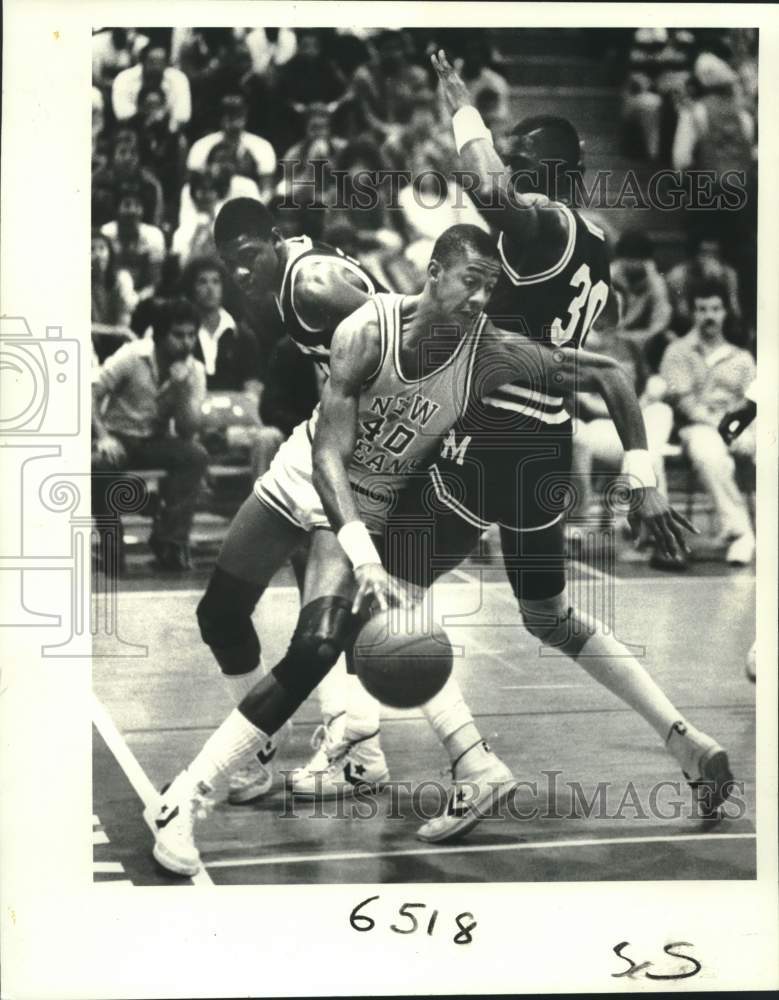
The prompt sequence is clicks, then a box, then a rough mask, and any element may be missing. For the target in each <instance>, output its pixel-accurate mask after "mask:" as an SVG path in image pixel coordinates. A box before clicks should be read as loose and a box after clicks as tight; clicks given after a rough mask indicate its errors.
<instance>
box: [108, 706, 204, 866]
mask: <svg viewBox="0 0 779 1000" xmlns="http://www.w3.org/2000/svg"><path fill="white" fill-rule="evenodd" d="M92 722H93V723H94V726H95V728H96V729H97V731H98V732H99V733H100V735H101V736H102V738H103V740H104V742H105V745H106V746H107V747H108V749H109V750H110V752H111V753H112V754H113V756H114V760H115V761H116V763H117V764H118V765H119V767H120V768H121V770H122V771H123V772H124V775H125V777H126V778H127V780H128V781H129V782H130V784H131V785H132V787H133V790H134V791H135V794H136V795H137V796H138V798H139V799H140V800H141V804H142V806H143V810H144V812H145V811H146V809H148V808H149V806H151V805H152V804H153V802H154V801H155V799H157V797H158V794H159V793H158V792H157V789H156V788H155V787H154V785H153V784H152V783H151V780H150V779H149V776H148V775H147V774H146V772H145V771H144V769H143V768H142V767H141V765H140V764H139V763H138V760H137V758H136V757H135V754H134V753H133V752H132V750H131V749H130V748H129V746H128V745H127V742H126V741H125V738H124V737H123V736H122V734H121V733H120V732H119V729H118V727H117V725H116V723H115V722H114V720H113V718H112V717H111V714H110V712H109V711H108V709H107V708H106V707H105V705H104V704H103V703H102V702H101V701H100V699H99V698H98V697H97V695H96V694H95V692H94V691H93V692H92ZM143 818H144V822H145V823H146V826H147V827H148V828H149V830H150V831H151V833H152V834H153V833H154V828H153V827H152V826H151V824H150V823H149V822H148V821H147V820H146V817H145V816H144V817H143ZM190 879H191V880H192V882H193V884H194V885H200V886H203V885H213V884H214V883H213V881H212V880H211V877H210V875H209V874H208V872H207V871H206V869H205V867H203V868H201V869H200V871H199V872H198V873H197V874H196V875H191V876H190Z"/></svg>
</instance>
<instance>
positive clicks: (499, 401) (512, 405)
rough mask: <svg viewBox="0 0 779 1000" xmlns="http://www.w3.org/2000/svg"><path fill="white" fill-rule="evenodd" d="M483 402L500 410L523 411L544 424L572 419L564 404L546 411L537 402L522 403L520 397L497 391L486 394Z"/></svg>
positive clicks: (559, 422)
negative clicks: (499, 393)
mask: <svg viewBox="0 0 779 1000" xmlns="http://www.w3.org/2000/svg"><path fill="white" fill-rule="evenodd" d="M498 391H500V390H496V392H498ZM483 402H484V403H486V404H488V405H489V406H494V407H496V408H497V409H499V410H512V411H513V412H514V413H522V414H524V415H526V416H528V417H533V418H534V419H535V420H539V421H541V423H544V424H564V423H565V422H566V421H567V420H570V419H571V416H570V414H569V413H568V411H567V410H566V409H565V407H564V406H562V407H561V408H560V409H559V410H556V411H553V412H546V411H544V410H542V409H540V408H539V406H538V404H536V403H532V404H526V403H521V402H520V401H519V399H514V398H511V397H508V398H505V397H501V396H498V395H496V394H495V393H490V394H489V395H488V396H485V397H484V399H483Z"/></svg>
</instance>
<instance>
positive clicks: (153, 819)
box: [143, 771, 213, 876]
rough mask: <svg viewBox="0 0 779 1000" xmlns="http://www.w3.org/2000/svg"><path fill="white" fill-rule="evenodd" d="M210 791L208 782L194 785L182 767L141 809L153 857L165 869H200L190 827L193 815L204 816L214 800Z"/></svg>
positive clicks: (185, 871) (191, 872)
mask: <svg viewBox="0 0 779 1000" xmlns="http://www.w3.org/2000/svg"><path fill="white" fill-rule="evenodd" d="M212 792H213V788H212V787H211V786H210V785H206V784H205V783H204V782H200V783H198V784H197V785H195V784H194V783H193V781H192V779H191V777H190V776H189V774H188V773H187V772H186V771H182V772H181V774H179V775H177V776H176V778H174V780H173V782H172V783H171V784H170V785H169V786H168V787H167V788H166V789H164V790H163V791H162V792H161V793H160V797H159V799H158V800H157V802H155V803H154V804H152V805H150V806H148V807H147V808H146V809H144V812H143V818H144V820H145V821H146V822H147V823H148V825H149V826H150V827H151V829H152V832H153V833H154V850H153V851H152V853H153V855H154V859H155V861H157V863H158V864H160V865H161V866H162V867H163V868H164V869H166V871H169V872H172V873H173V874H174V875H189V876H191V875H196V874H197V873H198V871H200V853H199V851H198V849H197V847H196V846H195V838H194V833H193V827H194V822H195V819H202V818H204V817H205V816H206V815H207V813H208V811H209V809H210V807H211V805H212V804H213V800H212V799H211V798H210V796H211V794H212Z"/></svg>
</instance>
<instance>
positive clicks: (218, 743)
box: [187, 708, 269, 787]
mask: <svg viewBox="0 0 779 1000" xmlns="http://www.w3.org/2000/svg"><path fill="white" fill-rule="evenodd" d="M268 739H269V737H268V736H267V734H266V733H264V732H263V731H262V730H261V729H258V728H257V727H256V726H254V725H252V723H251V722H249V720H248V719H247V718H246V716H245V715H244V714H243V713H242V712H239V711H238V709H237V708H235V709H233V711H232V712H231V713H230V714H229V715H228V716H227V718H226V719H225V720H224V722H223V723H222V725H221V726H220V727H219V728H218V729H217V730H216V731H215V732H214V733H212V734H211V736H209V738H208V739H207V740H206V742H205V744H204V745H203V748H202V750H201V751H200V753H199V754H198V755H197V757H195V759H194V760H193V761H192V763H191V764H190V765H189V767H188V768H187V772H188V773H189V775H190V776H191V778H192V779H193V781H194V782H195V783H197V782H201V781H203V782H205V783H206V784H207V785H211V786H214V787H216V785H217V783H218V782H219V781H220V779H224V778H226V777H227V776H229V774H230V773H231V772H232V771H233V770H235V768H236V767H237V766H238V765H239V764H240V763H241V762H242V761H243V760H244V759H245V758H247V757H249V756H251V754H252V753H256V752H257V750H259V749H260V747H263V746H265V745H266V744H267V743H268Z"/></svg>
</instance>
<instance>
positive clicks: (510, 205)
mask: <svg viewBox="0 0 779 1000" xmlns="http://www.w3.org/2000/svg"><path fill="white" fill-rule="evenodd" d="M430 59H431V62H432V64H433V67H434V69H435V71H436V73H437V74H438V79H439V80H440V82H441V88H442V90H443V93H444V97H445V98H446V103H447V105H448V107H449V110H450V111H451V112H452V126H453V128H454V133H455V144H456V145H457V151H458V153H459V155H460V159H461V160H462V163H463V166H464V167H465V168H466V170H468V171H470V172H472V173H473V174H475V175H476V177H477V178H478V187H475V188H473V192H474V195H475V196H476V199H475V200H476V201H477V204H478V206H479V208H480V210H481V211H482V213H483V214H484V217H485V219H486V220H487V221H488V222H489V223H490V224H491V225H493V226H494V227H495V228H496V229H500V230H502V231H503V232H504V233H505V234H506V235H507V236H508V237H509V239H510V241H511V244H512V246H513V247H514V251H515V262H516V263H517V264H518V265H520V266H521V265H522V263H523V261H522V259H521V256H522V248H526V247H527V248H530V247H532V248H533V254H534V266H536V268H537V269H538V270H543V268H544V267H546V266H550V265H552V264H554V263H556V261H557V260H558V259H559V257H560V254H561V253H562V252H563V249H564V248H565V244H566V241H567V240H568V236H569V233H568V226H569V222H568V218H567V217H566V216H565V215H564V213H563V212H562V211H561V210H560V209H559V207H557V206H555V205H554V204H553V203H550V202H547V201H546V200H545V199H539V198H538V196H531V195H521V194H519V193H518V192H517V191H516V189H515V188H514V185H513V184H512V183H511V174H510V171H509V169H508V168H507V166H506V164H505V163H504V162H503V160H502V159H501V158H500V156H499V155H498V153H497V151H496V149H495V147H494V146H493V144H492V137H491V135H490V132H489V130H488V129H487V128H486V126H485V125H484V122H483V121H482V119H481V115H480V114H479V113H478V111H477V110H476V108H475V107H474V106H473V99H472V97H471V95H470V93H469V91H468V88H467V87H466V85H465V83H464V82H463V80H462V79H461V77H460V76H459V74H458V73H457V72H456V70H455V69H454V68H453V67H452V66H451V64H450V63H449V60H448V59H447V57H446V53H445V52H444V50H443V49H440V50H439V51H438V53H437V54H434V55H432V56H431V57H430ZM517 256H519V258H520V259H516V258H517ZM547 258H548V259H547Z"/></svg>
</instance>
